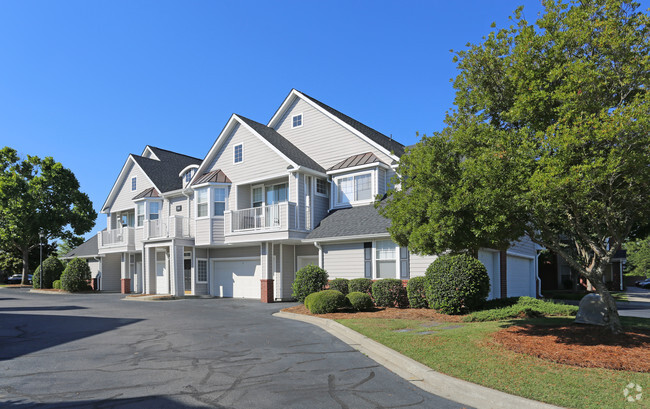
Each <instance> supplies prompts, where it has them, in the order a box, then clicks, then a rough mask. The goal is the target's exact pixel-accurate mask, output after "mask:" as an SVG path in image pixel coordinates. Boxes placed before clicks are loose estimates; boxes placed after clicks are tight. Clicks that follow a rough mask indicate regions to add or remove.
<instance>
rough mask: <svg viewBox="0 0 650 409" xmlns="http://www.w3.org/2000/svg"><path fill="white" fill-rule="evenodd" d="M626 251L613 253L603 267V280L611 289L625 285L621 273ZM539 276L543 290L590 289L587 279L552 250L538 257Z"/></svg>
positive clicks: (618, 288)
mask: <svg viewBox="0 0 650 409" xmlns="http://www.w3.org/2000/svg"><path fill="white" fill-rule="evenodd" d="M626 260H627V252H626V251H625V250H619V251H617V252H616V254H614V257H613V258H612V261H611V262H610V263H609V264H608V265H607V266H606V267H605V274H604V276H603V281H604V282H605V283H607V284H608V286H609V288H610V289H611V290H621V291H622V290H623V289H624V287H625V284H624V281H625V280H624V277H623V273H624V270H625V262H626ZM539 278H540V280H541V289H542V291H545V290H547V291H548V290H581V289H588V290H590V291H591V288H590V286H589V284H588V283H587V280H584V279H581V277H580V274H578V273H577V272H576V271H575V270H574V269H572V268H571V267H570V266H569V264H568V263H567V262H566V260H565V259H564V258H562V257H560V256H559V255H557V254H555V253H553V252H552V251H549V252H547V253H546V254H544V255H542V256H540V258H539Z"/></svg>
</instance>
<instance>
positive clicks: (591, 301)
mask: <svg viewBox="0 0 650 409" xmlns="http://www.w3.org/2000/svg"><path fill="white" fill-rule="evenodd" d="M606 314H607V307H606V306H605V303H604V302H603V300H602V298H600V294H587V295H585V296H584V297H582V300H580V305H579V306H578V314H577V315H576V320H575V322H576V323H578V324H591V325H607V322H605V316H606Z"/></svg>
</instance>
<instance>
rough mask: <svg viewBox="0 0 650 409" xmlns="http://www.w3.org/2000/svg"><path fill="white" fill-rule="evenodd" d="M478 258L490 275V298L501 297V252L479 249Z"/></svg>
mask: <svg viewBox="0 0 650 409" xmlns="http://www.w3.org/2000/svg"><path fill="white" fill-rule="evenodd" d="M478 259H479V261H480V262H481V263H483V265H484V266H485V269H486V270H487V273H488V276H489V277H490V295H489V296H488V299H489V300H491V299H493V298H500V297H501V271H500V270H499V253H498V252H496V251H488V250H479V252H478Z"/></svg>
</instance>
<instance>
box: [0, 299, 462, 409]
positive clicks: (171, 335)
mask: <svg viewBox="0 0 650 409" xmlns="http://www.w3.org/2000/svg"><path fill="white" fill-rule="evenodd" d="M122 298H123V296H122V295H120V294H81V295H53V294H34V293H29V292H27V289H16V288H11V289H9V288H0V373H2V377H1V378H0V406H1V407H3V408H4V407H7V408H41V407H48V408H50V407H53V408H81V407H95V408H148V407H155V408H202V407H212V408H214V407H216V408H222V407H225V408H343V409H347V408H351V409H357V408H408V407H413V408H416V407H417V408H460V407H463V405H460V404H458V403H455V402H452V401H449V400H445V399H443V398H440V397H437V396H435V395H432V394H429V393H427V392H424V391H422V390H420V389H418V388H416V387H415V386H413V385H411V384H410V383H409V382H407V381H405V380H403V379H402V378H400V377H398V376H396V375H395V374H393V373H392V372H390V371H388V370H387V369H385V368H384V367H382V366H379V365H378V364H377V363H376V362H374V361H372V360H371V359H369V358H367V357H366V356H365V355H363V354H361V353H359V352H357V351H356V350H354V349H353V348H351V347H350V346H348V345H347V344H345V343H343V342H341V341H339V340H338V339H336V338H334V337H333V336H331V335H329V334H328V333H326V332H325V331H323V330H321V329H320V328H317V327H314V326H312V325H309V324H306V323H302V322H297V321H292V320H285V319H281V318H277V317H273V316H271V314H272V313H274V312H276V311H278V310H279V309H281V308H284V307H286V306H289V305H293V304H262V303H260V302H258V301H246V300H236V299H184V300H175V301H155V302H134V301H126V300H122Z"/></svg>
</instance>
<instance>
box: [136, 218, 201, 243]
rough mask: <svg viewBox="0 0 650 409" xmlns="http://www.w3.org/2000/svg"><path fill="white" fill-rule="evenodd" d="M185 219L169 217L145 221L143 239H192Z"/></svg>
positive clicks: (188, 224) (187, 221)
mask: <svg viewBox="0 0 650 409" xmlns="http://www.w3.org/2000/svg"><path fill="white" fill-rule="evenodd" d="M191 234H192V232H191V230H190V223H189V219H188V218H187V217H182V216H171V217H170V218H168V219H156V220H145V224H144V239H145V240H151V239H161V238H170V239H189V238H191V237H192V235H191Z"/></svg>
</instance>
